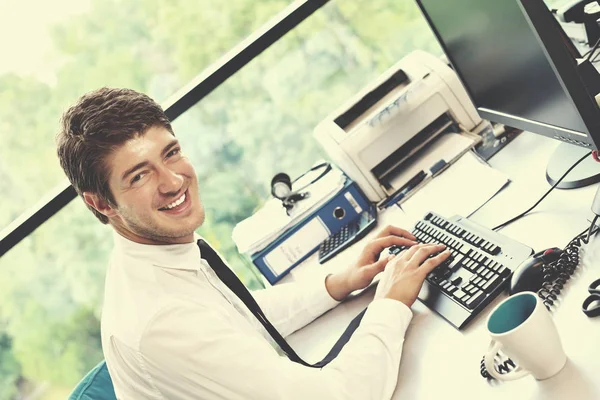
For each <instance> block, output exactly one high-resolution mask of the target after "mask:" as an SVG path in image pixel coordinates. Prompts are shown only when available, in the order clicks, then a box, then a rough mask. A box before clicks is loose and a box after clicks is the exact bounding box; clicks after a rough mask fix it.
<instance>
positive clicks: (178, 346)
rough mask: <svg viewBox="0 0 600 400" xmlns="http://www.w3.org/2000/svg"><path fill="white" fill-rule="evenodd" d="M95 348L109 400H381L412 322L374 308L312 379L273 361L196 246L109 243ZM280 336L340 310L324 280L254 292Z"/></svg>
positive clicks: (385, 305) (391, 309)
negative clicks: (113, 398)
mask: <svg viewBox="0 0 600 400" xmlns="http://www.w3.org/2000/svg"><path fill="white" fill-rule="evenodd" d="M114 240H115V247H114V250H113V253H112V255H111V258H110V262H109V267H108V271H107V275H106V287H105V299H104V308H103V311H102V348H103V351H104V356H105V358H106V363H107V365H108V370H109V372H110V375H111V378H112V380H113V383H114V386H115V392H116V395H117V398H119V399H121V400H126V399H127V400H129V399H169V400H179V399H182V400H183V399H186V400H187V399H244V400H246V399H260V400H269V399H274V400H275V399H276V400H280V399H293V400H295V399H298V400H300V399H302V400H307V399H329V400H331V399H334V400H335V399H344V400H346V399H360V400H369V399H376V400H382V399H388V398H390V397H391V395H392V393H393V391H394V388H395V385H396V380H397V377H398V369H399V365H400V356H401V353H402V345H403V343H404V334H405V331H406V328H407V326H408V324H409V322H410V319H411V317H412V313H411V311H410V309H409V308H408V307H406V306H405V305H404V304H402V303H400V302H398V301H395V300H390V299H379V300H375V301H373V302H372V303H371V304H370V305H369V307H368V310H367V312H366V313H365V315H364V317H363V319H362V322H361V324H360V326H359V328H358V329H357V330H356V331H355V332H354V334H353V336H352V338H351V339H350V341H349V342H348V343H347V344H346V346H345V347H344V349H343V350H342V351H341V352H340V354H339V355H338V356H337V358H336V359H335V360H333V361H332V362H331V363H329V364H328V365H327V366H325V367H323V368H321V369H318V368H310V367H305V366H302V365H300V364H297V363H294V362H292V361H290V360H289V359H288V358H287V357H286V356H282V355H280V354H279V353H278V352H277V350H276V349H275V347H274V346H273V343H274V341H273V340H272V339H271V337H270V335H269V334H268V333H267V332H266V331H265V329H264V328H263V327H262V325H261V324H260V322H258V320H256V318H255V317H254V316H253V315H252V314H251V312H250V311H249V310H248V309H247V307H246V306H245V305H244V304H243V303H242V302H241V300H239V299H238V298H237V296H236V295H235V294H234V293H232V292H231V291H230V290H229V288H227V287H226V286H225V285H224V284H223V283H222V282H221V281H220V280H219V278H218V277H217V276H216V274H215V273H214V271H213V270H212V268H210V266H208V264H207V263H206V261H204V260H203V259H201V257H200V250H199V248H198V246H197V244H196V243H189V244H180V245H164V246H155V245H143V244H138V243H134V242H132V241H130V240H127V239H125V238H123V237H122V236H120V235H119V234H117V233H115V235H114ZM253 295H254V297H255V298H256V300H257V302H258V303H259V305H260V306H261V308H262V309H263V311H264V313H265V315H266V316H267V318H268V319H269V320H270V321H271V323H272V324H273V325H274V326H275V327H276V328H277V329H278V330H279V332H280V333H281V334H282V335H283V336H286V335H289V334H290V333H292V332H294V331H295V330H297V329H299V328H301V327H303V326H304V325H306V324H308V323H310V322H311V321H312V320H314V319H315V318H316V317H318V316H319V315H321V314H322V313H324V312H325V311H327V310H329V309H331V308H333V307H335V306H336V305H337V304H338V302H337V301H335V300H334V299H332V298H331V296H330V295H329V294H328V292H327V289H326V287H325V282H324V278H323V279H322V280H319V281H317V282H313V283H312V284H300V283H291V284H282V285H278V286H275V287H272V288H269V289H265V290H260V291H255V292H253Z"/></svg>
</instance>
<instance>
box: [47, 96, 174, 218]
mask: <svg viewBox="0 0 600 400" xmlns="http://www.w3.org/2000/svg"><path fill="white" fill-rule="evenodd" d="M154 126H162V127H165V128H166V129H167V130H169V132H171V134H173V129H172V128H171V123H170V122H169V119H168V118H167V116H166V115H165V113H164V111H163V110H162V108H161V107H160V105H158V104H157V103H156V102H155V101H154V100H152V99H151V98H150V97H148V96H146V95H145V94H143V93H139V92H136V91H134V90H131V89H110V88H102V89H98V90H95V91H92V92H89V93H87V94H85V95H83V96H82V97H81V98H80V99H79V100H78V101H77V103H76V104H75V105H73V106H71V107H70V108H69V109H68V110H67V111H66V112H65V113H64V114H63V116H62V119H61V129H60V132H59V133H58V135H57V136H56V144H57V152H58V159H59V160H60V165H61V166H62V168H63V170H64V171H65V174H66V175H67V177H68V178H69V181H71V184H72V185H73V187H74V188H75V190H76V191H77V193H78V194H79V195H80V196H82V197H83V192H92V193H95V194H97V195H98V196H99V197H100V198H101V199H103V200H105V201H106V202H107V203H108V204H110V205H111V206H115V199H114V196H113V194H112V192H111V191H110V188H109V186H108V177H109V174H110V172H111V171H110V169H109V168H108V166H107V165H106V163H105V159H106V157H107V156H108V155H109V154H110V153H112V152H113V151H114V150H116V149H117V148H119V147H120V146H121V145H123V144H124V143H125V142H127V141H128V140H130V139H133V138H136V137H138V136H140V135H143V134H145V133H146V131H147V130H148V129H150V128H152V127H154ZM88 208H89V209H90V210H92V212H93V213H94V215H96V217H97V218H98V219H99V220H100V221H101V222H102V223H103V224H106V223H108V218H107V217H106V216H105V215H103V214H101V213H99V212H98V211H97V210H95V209H94V208H93V207H91V206H89V205H88Z"/></svg>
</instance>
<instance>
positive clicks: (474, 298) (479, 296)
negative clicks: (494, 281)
mask: <svg viewBox="0 0 600 400" xmlns="http://www.w3.org/2000/svg"><path fill="white" fill-rule="evenodd" d="M483 300H485V293H484V292H483V291H481V290H479V291H477V292H475V293H473V294H472V295H471V298H470V299H468V300H467V301H466V302H465V305H466V306H467V308H469V309H471V310H472V309H474V308H475V307H477V306H478V305H479V304H480V303H481V302H482V301H483Z"/></svg>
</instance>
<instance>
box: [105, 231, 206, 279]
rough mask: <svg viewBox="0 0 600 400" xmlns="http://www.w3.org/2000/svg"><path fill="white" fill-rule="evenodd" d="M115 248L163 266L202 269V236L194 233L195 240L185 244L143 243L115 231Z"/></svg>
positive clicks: (143, 260)
mask: <svg viewBox="0 0 600 400" xmlns="http://www.w3.org/2000/svg"><path fill="white" fill-rule="evenodd" d="M113 238H114V249H115V251H116V252H117V253H119V254H122V255H125V256H127V257H132V258H134V259H135V260H136V261H141V262H147V263H149V264H152V265H155V266H159V267H162V268H172V269H180V270H189V271H198V270H199V269H200V262H201V261H200V259H201V255H200V247H198V243H197V242H198V240H199V239H201V238H202V237H201V236H200V235H198V234H197V233H194V241H193V242H191V243H184V244H165V245H156V244H141V243H136V242H134V241H132V240H129V239H127V238H125V237H123V236H121V234H119V233H118V232H116V231H113Z"/></svg>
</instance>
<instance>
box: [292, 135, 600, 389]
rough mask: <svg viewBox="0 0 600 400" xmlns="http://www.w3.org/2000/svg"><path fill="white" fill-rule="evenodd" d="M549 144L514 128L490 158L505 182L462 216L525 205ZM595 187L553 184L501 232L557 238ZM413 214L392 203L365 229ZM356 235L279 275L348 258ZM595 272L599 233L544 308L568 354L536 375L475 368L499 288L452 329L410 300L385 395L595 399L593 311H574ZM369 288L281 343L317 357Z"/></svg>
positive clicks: (488, 220) (511, 211)
mask: <svg viewBox="0 0 600 400" xmlns="http://www.w3.org/2000/svg"><path fill="white" fill-rule="evenodd" d="M557 145H558V142H556V141H554V140H551V139H547V138H544V137H541V136H538V135H534V134H530V133H523V134H521V135H520V136H519V137H518V138H517V139H515V140H514V141H513V142H512V143H510V144H509V145H508V146H507V147H506V148H505V149H503V150H502V151H501V152H500V153H498V154H497V155H495V156H494V157H493V158H492V159H491V160H490V164H491V165H492V166H493V167H494V168H496V169H498V170H501V171H503V172H505V173H506V174H507V175H508V176H509V177H510V179H511V183H510V185H508V186H507V187H506V188H505V189H504V190H503V191H502V192H500V193H499V194H498V195H497V196H496V197H494V198H493V199H492V200H491V201H490V202H488V203H487V204H486V205H485V206H484V207H483V208H482V209H480V210H479V211H477V212H476V213H475V214H474V215H473V216H472V217H471V219H472V220H473V221H475V222H478V223H480V224H482V225H484V226H488V227H493V226H495V225H497V224H499V223H501V222H504V221H505V220H507V219H509V218H511V217H513V216H515V215H517V214H519V213H521V212H522V211H524V210H526V209H527V208H529V207H530V206H531V205H532V204H533V203H534V202H535V201H536V200H537V199H539V198H540V197H541V196H542V195H543V193H545V192H546V191H547V190H548V189H549V187H550V186H549V185H548V183H547V182H546V179H545V167H546V162H547V160H548V158H549V157H550V155H551V154H552V151H553V150H554V149H555V148H556V146H557ZM599 167H600V165H599ZM596 189H597V185H593V186H590V187H586V188H581V189H574V190H555V191H554V192H552V193H551V194H550V195H549V196H548V197H547V198H546V199H545V200H544V201H543V202H542V203H541V204H540V205H539V206H538V207H537V208H536V209H535V210H534V211H533V212H532V213H531V214H530V215H528V216H525V217H523V218H522V219H521V220H519V221H517V222H514V223H513V224H511V225H509V226H508V227H506V228H505V229H503V230H501V233H503V234H505V235H507V236H510V237H512V238H514V239H516V240H519V241H521V242H523V243H525V244H527V245H529V246H531V247H533V248H534V249H535V250H536V251H537V250H541V249H544V248H547V247H553V246H557V247H561V248H562V247H564V246H565V245H566V244H567V243H568V242H569V240H570V239H571V238H572V237H574V236H575V235H577V234H578V233H579V232H581V231H583V230H584V229H585V228H586V226H589V220H590V218H591V216H592V213H591V211H590V205H591V202H592V199H593V197H594V194H595V192H596ZM432 211H435V210H432ZM448 217H449V216H448ZM413 223H414V221H411V220H409V218H408V217H407V216H406V215H404V214H403V213H402V211H401V210H400V209H399V208H397V207H391V208H389V209H387V210H386V211H385V212H384V213H382V214H381V216H380V221H379V223H378V226H377V228H375V230H374V232H371V233H370V235H369V236H367V239H368V238H369V237H373V236H374V235H375V234H376V232H377V231H378V230H380V229H381V228H383V227H384V226H385V225H386V224H395V225H398V226H401V227H405V228H410V227H412V224H413ZM364 240H365V239H363V242H362V243H361V242H359V243H357V244H355V245H354V246H352V247H351V248H349V249H348V250H346V251H344V252H342V253H341V254H340V255H338V256H336V257H335V258H334V259H332V260H331V261H329V262H328V263H327V264H325V265H323V266H321V265H319V264H318V263H317V258H316V256H313V257H311V258H309V259H308V260H307V261H306V262H305V263H303V264H302V265H301V266H299V267H297V268H296V269H295V270H294V271H293V273H292V274H291V276H290V277H289V278H288V280H292V279H304V278H307V277H309V276H310V275H312V274H315V273H318V271H322V270H323V269H324V268H325V269H327V270H330V271H334V270H336V269H338V268H342V267H343V266H344V265H347V264H348V263H351V262H353V259H354V257H356V255H357V254H358V253H359V252H360V250H361V248H362V245H363V244H364ZM599 277H600V237H598V238H596V239H595V240H592V241H591V243H590V244H589V245H588V246H585V247H584V251H583V257H582V263H581V265H580V267H579V269H578V272H577V273H576V274H575V276H574V277H573V278H572V279H571V281H570V282H569V283H568V284H567V286H566V287H565V290H564V291H563V293H562V294H561V296H560V305H559V306H558V307H557V308H556V310H555V311H554V313H553V315H554V320H555V322H556V324H557V327H558V330H559V333H560V336H561V339H562V342H563V346H564V348H565V352H566V353H567V355H568V357H569V361H568V362H567V365H566V366H565V368H564V369H563V370H562V371H561V372H560V373H559V374H558V375H556V376H554V377H552V378H550V379H548V380H545V381H536V380H535V379H534V378H532V377H531V376H528V377H525V378H523V379H520V380H518V381H512V382H497V381H490V382H488V381H487V380H485V379H483V378H482V377H481V376H480V374H479V363H480V360H481V357H482V355H483V354H484V353H485V351H486V349H487V348H488V345H489V344H490V339H489V337H488V335H487V332H486V329H485V319H486V318H487V316H488V314H489V311H490V310H491V309H492V308H493V307H494V306H495V305H496V304H498V302H499V301H501V300H502V299H504V298H506V295H505V294H503V295H502V296H499V298H497V299H496V300H495V301H494V302H492V304H491V305H490V306H489V307H488V308H487V309H486V310H485V311H484V312H482V313H481V314H480V315H479V316H478V317H477V318H476V319H475V320H474V321H473V322H471V323H470V324H469V325H468V326H467V327H466V328H465V329H464V330H462V331H458V330H456V329H454V328H453V327H452V326H450V325H449V324H448V323H446V322H445V321H444V320H443V319H442V318H441V317H439V316H438V315H437V314H435V313H434V312H432V311H430V310H429V309H428V308H426V307H425V306H423V305H422V304H421V303H420V302H418V301H417V302H416V303H415V304H414V305H413V307H412V310H413V319H412V322H411V324H410V327H409V329H408V331H407V334H406V338H405V344H404V350H403V354H402V361H401V365H400V372H399V376H398V384H397V387H396V391H395V393H394V397H393V398H394V399H434V398H440V397H444V396H445V397H447V398H451V399H455V398H456V399H458V398H464V399H479V398H485V399H503V400H504V399H506V398H512V399H540V400H541V399H578V400H579V399H600V379H599V376H600V317H599V318H595V319H590V318H588V317H586V316H585V315H584V314H583V313H582V312H581V303H582V302H583V300H584V298H585V297H586V296H587V290H586V289H587V286H588V285H589V283H591V281H592V280H594V279H596V278H599ZM373 295H374V289H373V288H370V289H367V290H366V291H365V292H364V293H363V294H362V295H360V296H357V297H355V298H353V299H351V300H349V301H346V302H344V303H343V304H341V305H340V306H338V307H336V308H335V309H334V310H332V311H330V312H329V313H327V314H325V315H324V316H322V317H321V318H319V319H318V320H316V321H315V322H313V323H312V324H310V325H309V326H307V327H305V328H304V329H302V330H300V331H298V332H296V333H294V334H293V335H291V336H290V338H289V341H290V343H291V344H292V346H293V347H294V348H295V349H297V351H298V352H299V354H300V355H302V356H304V357H306V358H307V359H308V360H310V361H317V360H319V359H321V358H322V357H323V356H324V355H325V354H326V353H327V351H328V350H329V349H330V348H331V346H332V345H333V343H335V341H336V339H337V338H338V337H339V335H340V334H341V332H342V331H343V329H344V328H345V327H346V325H347V323H348V322H349V321H350V319H351V318H352V317H353V316H354V315H356V314H357V313H359V312H360V311H361V310H362V309H363V308H364V307H366V306H367V305H368V303H369V302H370V301H371V300H372V298H373ZM540 334H543V332H540ZM365 367H366V368H368V366H365Z"/></svg>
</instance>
